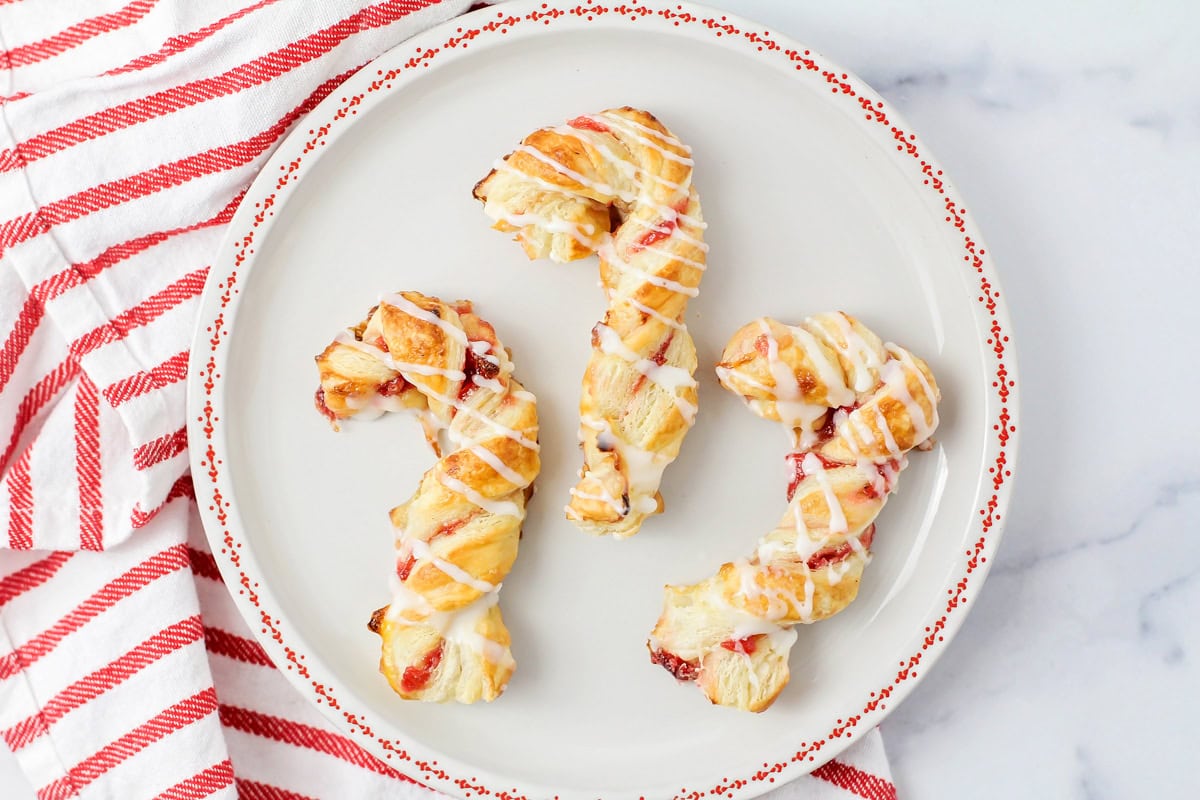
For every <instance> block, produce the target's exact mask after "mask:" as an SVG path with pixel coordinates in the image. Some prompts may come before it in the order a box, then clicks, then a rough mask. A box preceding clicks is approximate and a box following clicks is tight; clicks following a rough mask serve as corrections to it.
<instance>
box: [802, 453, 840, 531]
mask: <svg viewBox="0 0 1200 800" xmlns="http://www.w3.org/2000/svg"><path fill="white" fill-rule="evenodd" d="M801 466H802V467H804V474H805V475H806V476H812V477H813V478H816V480H817V484H818V485H819V486H820V487H821V491H822V492H824V493H825V504H826V505H827V506H829V531H830V532H831V533H845V532H846V531H848V530H849V526H848V525H847V524H846V514H845V513H844V512H843V511H842V504H841V503H840V502H839V501H838V498H837V493H836V492H834V491H833V485H832V484H831V483H830V482H829V476H828V475H826V474H825V465H824V464H822V463H821V459H819V458H817V456H816V455H814V454H813V453H805V455H804V460H803V461H802V462H801Z"/></svg>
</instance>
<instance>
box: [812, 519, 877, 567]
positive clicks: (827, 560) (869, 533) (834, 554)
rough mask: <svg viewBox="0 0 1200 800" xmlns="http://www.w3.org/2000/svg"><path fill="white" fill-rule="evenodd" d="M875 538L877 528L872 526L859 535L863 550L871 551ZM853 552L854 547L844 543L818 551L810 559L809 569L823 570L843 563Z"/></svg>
mask: <svg viewBox="0 0 1200 800" xmlns="http://www.w3.org/2000/svg"><path fill="white" fill-rule="evenodd" d="M874 538H875V526H874V525H871V526H870V527H868V528H867V529H866V530H865V531H863V532H862V533H861V534H859V536H858V542H859V544H861V545H862V549H863V550H870V549H871V540H873V539H874ZM853 552H854V546H853V545H852V544H850V542H842V543H841V544H839V545H837V546H836V547H827V548H825V549H824V550H818V551H817V552H815V553H813V554H812V556H811V557H810V558H809V559H808V568H809V569H821V568H822V567H827V566H829V565H830V564H834V563H836V562H838V561H841V560H842V559H844V558H846V557H847V556H849V555H850V554H851V553H853Z"/></svg>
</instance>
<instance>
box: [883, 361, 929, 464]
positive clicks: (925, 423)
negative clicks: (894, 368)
mask: <svg viewBox="0 0 1200 800" xmlns="http://www.w3.org/2000/svg"><path fill="white" fill-rule="evenodd" d="M887 351H888V353H889V354H890V355H891V356H893V357H894V358H899V359H900V360H901V361H903V362H904V364H905V365H906V366H908V367H909V369H911V370H912V371H913V373H914V374H915V375H916V376H917V382H918V383H920V384H921V391H922V392H924V394H925V402H926V403H928V404H929V408H930V410H931V412H932V416H933V419H932V420H926V418H925V413H924V410H922V411H921V413H920V414H919V415H918V417H919V418H920V420H921V424H920V427H918V426H917V424H916V422H915V421H914V422H913V427H914V428H915V429H916V430H917V431H918V433H917V438H916V439H915V441H917V442H922V441H924V440H925V439H928V438H929V437H930V436H932V435H933V431H934V429H935V428H937V426H938V410H937V395H936V394H934V391H933V389H932V388H931V387H930V386H929V381H927V380H925V373H924V372H922V371H921V368H920V367H918V366H917V363H916V362H915V361H913V357H912V353H910V352H908V351H907V350H905V349H904V348H903V347H897V346H896V345H894V344H890V343H889V344H888V345H887ZM907 387H908V382H907V381H905V388H906V389H907ZM910 416H911V414H910Z"/></svg>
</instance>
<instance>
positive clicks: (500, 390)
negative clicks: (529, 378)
mask: <svg viewBox="0 0 1200 800" xmlns="http://www.w3.org/2000/svg"><path fill="white" fill-rule="evenodd" d="M471 383H473V384H475V385H476V386H478V387H480V388H483V389H487V390H488V391H489V392H495V393H496V394H504V384H503V383H501V382H500V381H498V380H496V379H495V378H482V377H480V376H479V375H478V374H475V375H472V376H471Z"/></svg>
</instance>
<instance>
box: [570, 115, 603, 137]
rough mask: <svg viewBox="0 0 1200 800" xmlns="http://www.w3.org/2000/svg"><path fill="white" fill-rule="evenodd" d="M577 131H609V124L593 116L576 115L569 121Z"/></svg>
mask: <svg viewBox="0 0 1200 800" xmlns="http://www.w3.org/2000/svg"><path fill="white" fill-rule="evenodd" d="M567 124H568V125H570V126H571V127H572V128H574V129H575V130H577V131H595V132H596V133H609V130H608V126H607V125H605V124H604V123H603V122H598V121H596V120H594V119H592V118H591V117H576V118H575V119H573V120H571V121H569V122H568V123H567Z"/></svg>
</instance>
